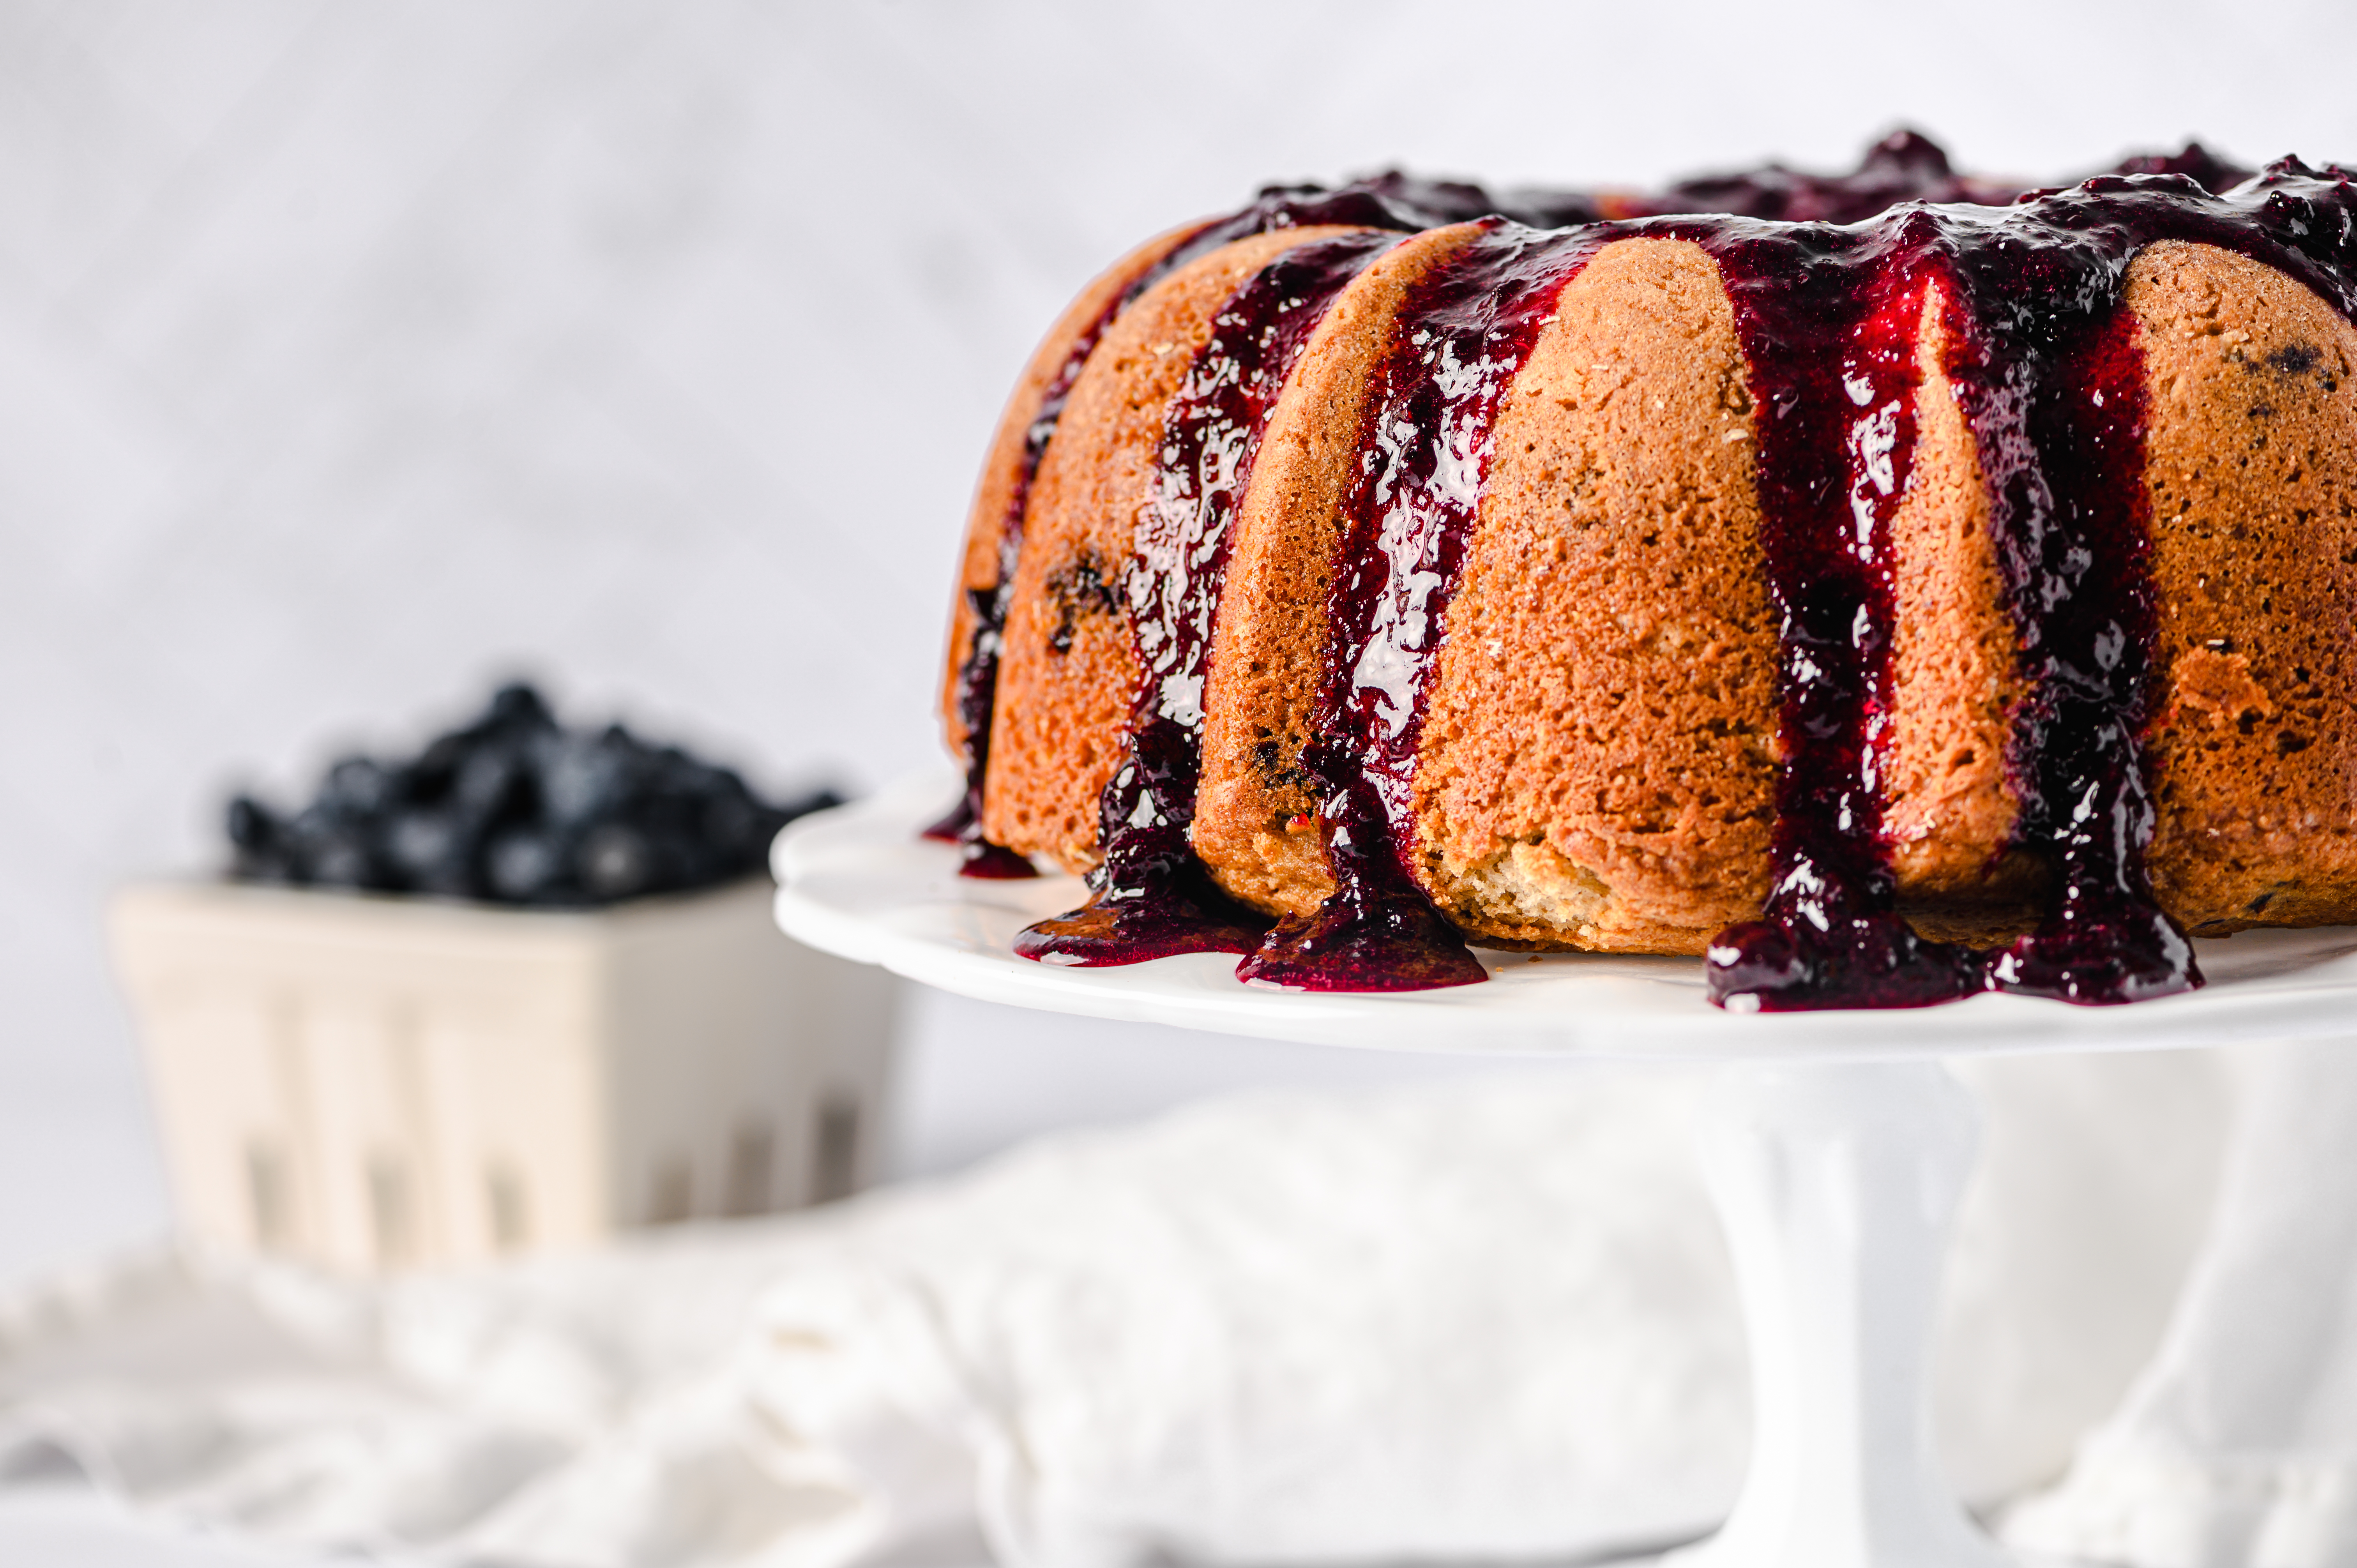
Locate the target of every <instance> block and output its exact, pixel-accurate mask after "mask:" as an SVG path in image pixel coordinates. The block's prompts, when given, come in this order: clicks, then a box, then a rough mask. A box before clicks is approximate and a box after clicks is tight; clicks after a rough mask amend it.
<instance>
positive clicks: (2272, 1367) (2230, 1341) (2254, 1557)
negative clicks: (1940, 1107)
mask: <svg viewBox="0 0 2357 1568" xmlns="http://www.w3.org/2000/svg"><path fill="white" fill-rule="evenodd" d="M2251 1065H2252V1068H2253V1072H2252V1075H2251V1077H2252V1081H2251V1084H2250V1087H2249V1089H2248V1090H2247V1093H2246V1095H2245V1105H2244V1112H2243V1116H2242V1124H2241V1127H2240V1129H2239V1130H2238V1132H2237V1134H2236V1136H2235V1139H2234V1142H2233V1154H2232V1156H2231V1159H2230V1161H2229V1164H2228V1166H2227V1171H2226V1175H2225V1178H2224V1181H2223V1184H2222V1189H2221V1191H2220V1194H2219V1198H2218V1205H2217V1219H2216V1223H2215V1226H2214V1229H2213V1230H2212V1235H2211V1239H2210V1240H2209V1241H2208V1243H2207V1244H2206V1245H2205V1246H2204V1247H2203V1249H2202V1251H2201V1254H2200V1259H2199V1262H2197V1264H2196V1266H2195V1268H2194V1270H2193V1273H2192V1275H2191V1277H2190V1279H2189V1280H2188V1281H2187V1283H2186V1286H2185V1290H2184V1294H2183V1295H2182V1297H2181V1298H2180V1301H2179V1307H2178V1310H2177V1313H2176V1316H2175V1318H2174V1320H2173V1321H2172V1322H2171V1324H2170V1325H2169V1332H2168V1335H2167V1337H2166V1338H2165V1340H2164V1341H2163V1344H2162V1347H2161V1349H2160V1352H2159V1354H2158V1356H2157V1357H2156V1358H2155V1359H2154V1360H2153V1362H2152V1364H2151V1366H2150V1367H2149V1368H2147V1369H2146V1371H2145V1372H2144V1373H2143V1374H2142V1375H2141V1376H2140V1377H2138V1378H2137V1380H2136V1385H2135V1387H2134V1389H2133V1390H2132V1391H2131V1392H2130V1393H2129V1395H2128V1397H2127V1399H2126V1402H2124V1403H2123V1405H2122V1406H2121V1408H2120V1410H2119V1412H2117V1414H2115V1416H2114V1417H2113V1418H2112V1419H2111V1420H2109V1421H2107V1422H2105V1423H2104V1424H2103V1426H2102V1427H2101V1428H2099V1429H2098V1430H2097V1431H2096V1432H2095V1433H2093V1434H2091V1435H2090V1437H2089V1438H2088V1439H2087V1442H2086V1444H2085V1446H2084V1449H2083V1452H2082V1453H2081V1455H2080V1456H2079V1458H2078V1461H2077V1463H2076V1464H2075V1465H2074V1466H2072V1472H2071V1475H2070V1477H2069V1479H2068V1480H2067V1481H2066V1482H2065V1483H2064V1484H2063V1485H2062V1486H2061V1487H2057V1488H2056V1489H2054V1490H2053V1491H2051V1492H2050V1493H2048V1494H2046V1495H2045V1496H2043V1497H2040V1498H2033V1499H2031V1500H2030V1501H2029V1502H2026V1503H2024V1504H2022V1505H2020V1506H2019V1507H2018V1508H2017V1509H2014V1510H2013V1511H2012V1513H2011V1515H2010V1517H2009V1518H2008V1519H2007V1524H2006V1535H2007V1539H2008V1540H2010V1541H2014V1542H2015V1543H2016V1544H2018V1545H2020V1546H2023V1547H2026V1548H2029V1549H2031V1550H2034V1551H2040V1552H2052V1553H2055V1554H2059V1555H2065V1556H2072V1557H2080V1558H2085V1559H2088V1560H2090V1561H2094V1562H2102V1563H2126V1564H2133V1565H2134V1568H2349V1565H2350V1564H2352V1563H2357V1050H2352V1047H2351V1046H2350V1045H2349V1044H2348V1043H2347V1042H2343V1041H2336V1042H2332V1043H2330V1044H2326V1045H2314V1046H2297V1047H2275V1048H2273V1049H2271V1050H2269V1051H2267V1052H2265V1053H2262V1054H2260V1055H2259V1056H2258V1057H2257V1058H2255V1060H2254V1062H2253V1063H2252V1064H2251Z"/></svg>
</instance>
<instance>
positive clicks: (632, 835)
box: [574, 822, 655, 899]
mask: <svg viewBox="0 0 2357 1568" xmlns="http://www.w3.org/2000/svg"><path fill="white" fill-rule="evenodd" d="M574 867H575V869H576V872H577V874H578V875H579V876H580V878H581V886H582V887H583V888H584V889H585V890H586V891H587V893H588V894H589V896H590V897H593V898H599V899H616V898H628V897H630V895H632V894H633V893H640V892H644V891H646V890H647V888H648V886H649V884H651V882H652V881H653V880H654V869H655V868H654V854H653V850H652V847H651V845H649V844H648V843H647V840H646V836H645V835H644V834H643V833H641V832H639V831H638V830H637V829H636V828H633V827H630V826H629V825H628V824H626V823H622V822H606V823H601V824H600V825H598V826H597V827H595V828H592V829H590V830H589V832H588V835H587V837H585V838H584V839H582V841H581V847H580V849H579V850H578V851H577V852H576V854H575V856H574Z"/></svg>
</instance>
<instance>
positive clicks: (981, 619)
mask: <svg viewBox="0 0 2357 1568" xmlns="http://www.w3.org/2000/svg"><path fill="white" fill-rule="evenodd" d="M1486 200H1487V198H1486V197H1485V196H1484V194H1483V193H1482V191H1481V190H1480V188H1479V187H1475V186H1468V185H1458V184H1454V183H1451V182H1448V181H1434V180H1419V179H1415V178H1412V177H1409V176H1407V175H1404V174H1401V173H1399V172H1397V171H1396V170H1394V171H1392V172H1390V173H1386V174H1381V175H1377V176H1374V177H1372V178H1369V179H1364V180H1361V181H1358V182H1357V183H1355V184H1352V185H1347V186H1344V187H1342V188H1340V189H1339V190H1327V189H1325V188H1322V187H1318V186H1314V185H1311V186H1293V187H1287V186H1271V187H1269V188H1266V189H1265V190H1263V191H1262V192H1261V193H1260V195H1259V196H1258V197H1257V198H1255V199H1254V201H1253V203H1252V204H1251V205H1250V206H1248V207H1246V208H1244V209H1243V210H1242V211H1239V212H1236V213H1233V214H1232V215H1231V216H1229V217H1227V218H1223V219H1218V220H1213V221H1211V222H1209V223H1205V224H1203V225H1202V226H1200V228H1198V229H1196V230H1195V231H1194V232H1193V233H1191V234H1189V235H1188V236H1187V237H1186V238H1185V239H1183V240H1181V241H1180V242H1179V243H1178V244H1177V245H1176V246H1174V247H1173V248H1172V249H1171V250H1169V251H1168V252H1165V253H1164V254H1163V255H1162V256H1160V257H1159V258H1157V260H1155V261H1153V262H1151V263H1148V264H1147V265H1146V266H1145V267H1144V268H1142V269H1140V271H1139V273H1138V274H1137V276H1135V278H1132V279H1131V280H1130V282H1129V284H1128V285H1127V286H1126V287H1125V288H1124V289H1123V290H1122V291H1121V293H1120V294H1119V295H1116V296H1115V297H1114V302H1113V303H1112V304H1111V305H1109V306H1106V307H1105V309H1104V312H1103V314H1102V315H1100V316H1099V317H1097V319H1096V320H1095V321H1093V322H1092V323H1090V325H1089V328H1088V330H1087V331H1085V332H1083V333H1082V335H1081V336H1080V338H1078V339H1077V340H1076V341H1075V342H1074V343H1073V344H1072V349H1071V353H1070V354H1068V355H1066V356H1065V358H1064V362H1063V364H1062V365H1061V366H1060V367H1059V368H1058V370H1057V371H1056V376H1055V379H1054V380H1053V381H1050V382H1049V384H1048V388H1047V391H1046V392H1044V393H1042V394H1041V396H1040V400H1039V413H1037V414H1036V415H1034V416H1033V418H1032V421H1031V424H1030V428H1029V429H1028V430H1026V431H1025V432H1024V435H1023V456H1022V461H1021V466H1020V467H1018V468H1017V472H1016V477H1015V487H1014V490H1013V493H1012V494H1011V495H1010V496H1009V497H1008V498H1007V503H1006V517H1005V518H1004V519H1003V520H1002V521H1001V522H1000V524H999V533H998V575H997V578H996V581H995V582H994V583H993V584H992V585H991V586H990V587H988V588H971V589H968V590H967V602H968V604H969V605H970V606H971V607H972V608H973V612H974V640H973V642H972V643H971V644H970V645H969V646H968V648H967V650H966V656H965V660H964V661H963V663H962V664H960V665H959V667H958V682H957V714H958V723H959V725H961V726H963V729H964V731H965V757H964V762H965V793H964V794H963V796H961V797H960V798H959V800H958V803H957V804H956V805H955V806H953V807H952V808H951V809H950V811H949V814H948V815H947V816H944V817H943V818H942V820H941V821H940V822H935V823H933V824H932V826H931V827H929V828H927V829H925V830H924V833H923V835H922V836H924V837H926V838H929V839H937V840H941V841H942V842H945V843H962V844H964V845H965V846H966V858H965V864H964V865H963V866H961V867H960V868H959V875H962V876H983V877H1000V878H1004V877H1017V876H1036V875H1039V873H1038V871H1037V870H1035V869H1032V868H1031V866H1030V862H1028V860H1025V859H1024V858H1023V857H1022V856H1020V855H1018V854H1015V853H1014V852H1013V851H1012V850H1008V849H1006V848H1004V847H1002V846H999V845H996V844H990V843H987V842H986V841H985V839H984V838H983V836H982V793H983V786H984V782H985V780H986V779H988V777H989V774H990V725H991V719H992V716H993V714H995V713H996V709H997V705H998V660H999V655H1000V653H1001V652H1002V651H1004V650H1005V647H1006V612H1007V610H1008V609H1009V608H1010V607H1011V604H1010V600H1011V597H1012V596H1013V594H1014V591H1015V568H1016V565H1017V563H1018V562H1019V561H1020V560H1021V559H1022V555H1023V516H1024V510H1025V508H1026V507H1028V505H1029V503H1030V499H1031V481H1032V480H1033V479H1034V478H1037V477H1038V475H1039V460H1040V459H1041V458H1042V457H1044V456H1047V452H1048V442H1049V438H1050V437H1052V436H1053V435H1055V434H1056V425H1057V423H1058V422H1059V421H1060V420H1061V419H1062V417H1063V413H1064V404H1065V403H1066V401H1067V400H1068V399H1070V398H1071V395H1072V385H1073V383H1074V382H1076V381H1079V380H1080V378H1081V371H1082V367H1084V366H1085V365H1087V363H1088V361H1089V355H1090V354H1091V353H1092V352H1093V351H1094V350H1095V349H1096V346H1097V344H1098V342H1099V341H1100V340H1101V339H1102V338H1103V337H1104V335H1105V331H1106V329H1107V328H1110V327H1112V326H1113V324H1114V319H1115V318H1116V317H1119V316H1120V315H1121V313H1122V312H1123V311H1124V310H1126V309H1127V308H1129V306H1130V304H1131V303H1132V302H1133V301H1135V299H1136V298H1137V297H1138V295H1142V294H1144V293H1145V292H1146V290H1147V289H1149V288H1152V287H1153V286H1154V285H1156V284H1157V283H1159V282H1161V281H1162V280H1163V279H1164V278H1166V277H1168V275H1169V274H1172V273H1174V272H1176V271H1178V270H1179V268H1180V267H1183V266H1185V265H1186V264H1187V263H1189V262H1191V261H1194V260H1196V259H1197V258H1198V257H1201V256H1207V255H1209V254H1211V252H1213V251H1215V250H1218V249H1219V248H1220V247H1221V246H1222V245H1225V244H1229V243H1231V242H1234V241H1237V240H1242V239H1246V238H1249V237H1250V236H1252V235H1254V234H1264V233H1267V232H1269V231H1273V230H1278V229H1300V228H1307V227H1309V226H1311V225H1313V224H1329V223H1347V224H1353V225H1357V226H1359V227H1362V228H1369V229H1382V230H1387V231H1394V232H1413V231H1415V230H1418V229H1428V228H1432V227H1435V226H1437V225H1439V224H1444V223H1454V222H1457V221H1459V217H1458V209H1461V208H1463V207H1466V206H1471V207H1473V208H1474V209H1476V212H1477V213H1478V212H1480V211H1487V210H1488V207H1487V206H1486V205H1485V203H1486Z"/></svg>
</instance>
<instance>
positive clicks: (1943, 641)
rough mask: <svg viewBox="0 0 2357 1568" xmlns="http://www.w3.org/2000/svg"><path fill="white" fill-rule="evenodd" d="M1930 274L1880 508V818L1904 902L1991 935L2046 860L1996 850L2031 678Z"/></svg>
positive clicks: (2002, 931)
mask: <svg viewBox="0 0 2357 1568" xmlns="http://www.w3.org/2000/svg"><path fill="white" fill-rule="evenodd" d="M1949 309H1950V305H1949V300H1948V298H1947V295H1946V294H1945V292H1944V289H1943V286H1942V285H1940V284H1939V283H1937V282H1934V283H1933V284H1932V286H1931V287H1930V288H1929V289H1928V290H1927V291H1926V297H1925V299H1924V301H1923V314H1922V318H1921V328H1920V329H1919V331H1918V333H1917V337H1916V369H1917V372H1918V374H1919V375H1921V378H1922V380H1921V383H1920V384H1919V385H1918V386H1917V388H1916V392H1915V408H1914V415H1915V446H1914V453H1913V458H1912V466H1911V469H1910V473H1909V474H1908V477H1907V481H1906V489H1905V490H1904V492H1903V493H1902V494H1901V497H1900V502H1899V506H1898V508H1897V510H1896V511H1895V512H1894V513H1893V514H1892V517H1891V522H1890V534H1891V553H1892V557H1893V569H1892V579H1893V580H1892V585H1891V586H1892V598H1893V600H1894V611H1895V621H1896V627H1895V629H1894V631H1893V634H1892V639H1891V688H1892V703H1891V729H1890V746H1889V754H1888V757H1889V760H1888V765H1887V769H1886V773H1885V785H1886V789H1885V797H1884V805H1883V831H1884V832H1885V833H1886V834H1887V835H1888V837H1889V841H1890V849H1891V868H1892V870H1893V871H1894V872H1895V873H1896V874H1897V875H1898V878H1899V889H1900V899H1901V908H1903V909H1904V910H1905V911H1906V913H1907V915H1908V917H1909V918H1910V921H1911V922H1912V923H1913V924H1914V925H1915V927H1916V928H1917V929H1919V930H1921V931H1923V932H1924V933H1925V934H1926V935H1928V936H1932V937H1935V938H1939V939H1942V940H1965V941H1974V942H1988V941H1994V940H1996V939H1997V938H1998V937H1999V936H2010V935H2012V934H2014V933H2015V932H2017V931H2019V930H2022V929H2028V927H2029V925H2031V924H2033V923H2035V921H2036V918H2037V914H2038V909H2039V907H2040V905H2039V899H2040V893H2041V885H2042V883H2043V881H2044V880H2045V877H2046V874H2047V872H2048V870H2049V868H2048V867H2046V866H2044V865H2040V864H2039V863H2037V862H2036V861H2034V860H2030V859H2028V858H2026V857H2020V856H2010V857H2009V856H2007V854H2006V850H2007V841H2008V839H2009V838H2010V836H2011V834H2012V832H2013V825H2014V819H2015V817H2016V816H2017V815H2018V811H2019V802H2018V800H2017V799H2016V797H2015V794H2014V792H2013V789H2011V787H2010V786H2009V785H2008V783H2007V776H2006V761H2007V736H2008V735H2009V733H2010V729H2011V725H2012V716H2013V710H2014V707H2015V705H2016V704H2017V703H2019V702H2020V700H2021V697H2022V694H2023V692H2024V690H2025V688H2026V684H2027V682H2025V681H2024V679H2023V676H2022V674H2021V669H2020V662H2019V660H2018V656H2017V654H2016V651H2015V642H2016V636H2017V634H2016V633H2015V630H2014V624H2013V617H2012V615H2011V613H2010V612H2009V611H2008V610H2007V607H2006V603H2005V589H2004V585H2003V580H2002V579H2001V578H2000V577H1999V575H1998V572H1997V561H1996V541H1995V539H1994V538H1993V537H1992V535H1991V533H1990V529H1989V499H1988V487H1987V484H1986V481H1985V480H1984V479H1983V478H1982V474H1981V466H1980V459H1979V456H1978V453H1977V452H1976V450H1975V446H1974V443H1973V436H1972V432H1971V430H1970V428H1969V427H1968V426H1967V425H1966V424H1965V422H1964V409H1963V408H1962V407H1961V406H1960V405H1959V404H1958V403H1957V402H1956V392H1955V388H1954V386H1953V384H1951V383H1950V381H1949V380H1948V374H1947V370H1946V365H1947V358H1948V352H1949V349H1950V341H1949V334H1950V332H1951V330H1952V325H1951V320H1950V316H1949Z"/></svg>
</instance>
